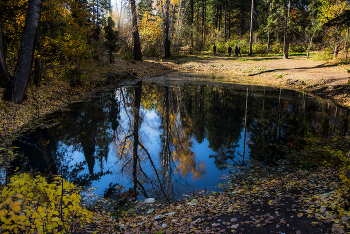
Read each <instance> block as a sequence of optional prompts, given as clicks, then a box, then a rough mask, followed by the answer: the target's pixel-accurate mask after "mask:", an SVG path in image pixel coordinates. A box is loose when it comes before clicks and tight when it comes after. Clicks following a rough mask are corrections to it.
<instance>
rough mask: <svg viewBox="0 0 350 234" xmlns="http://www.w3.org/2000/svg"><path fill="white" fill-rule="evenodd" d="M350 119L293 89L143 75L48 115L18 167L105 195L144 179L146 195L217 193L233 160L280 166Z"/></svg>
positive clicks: (338, 132) (343, 129)
mask: <svg viewBox="0 0 350 234" xmlns="http://www.w3.org/2000/svg"><path fill="white" fill-rule="evenodd" d="M348 120H349V110H347V109H343V108H341V107H337V106H335V105H332V104H330V103H328V102H326V101H320V100H316V99H314V98H312V97H309V96H306V95H303V94H301V93H297V92H294V91H289V90H281V89H272V88H266V87H258V86H249V87H247V86H237V85H235V86H224V85H197V84H171V85H164V84H162V85H160V84H157V83H153V82H138V83H136V84H134V85H130V86H124V87H118V88H113V89H106V90H103V91H101V92H99V93H96V94H95V95H94V96H92V97H90V98H88V99H87V100H86V101H82V102H79V103H74V104H72V105H70V106H69V108H68V109H67V110H64V111H59V112H55V113H53V114H50V115H48V116H47V117H46V120H45V121H46V123H50V126H48V127H40V128H37V129H35V130H34V131H31V132H30V133H26V134H24V136H23V137H22V138H21V142H18V143H17V144H19V145H20V147H21V149H20V154H21V155H22V156H23V157H26V160H20V161H18V162H17V166H20V169H21V170H33V169H34V170H39V171H40V172H41V173H54V174H63V175H64V176H65V177H66V178H68V179H69V180H71V181H73V182H75V183H77V184H79V185H82V186H93V187H98V189H97V193H99V194H101V195H103V194H104V191H105V190H106V189H107V188H109V187H110V188H111V187H113V185H115V188H117V187H118V185H121V186H123V187H119V188H122V191H125V190H126V189H129V188H133V187H135V186H136V187H137V188H138V191H139V194H140V196H139V198H141V197H143V196H149V197H155V198H158V199H164V198H165V197H167V198H168V199H169V200H173V199H177V198H179V197H180V196H181V195H182V194H184V193H188V192H190V191H194V190H201V189H206V190H209V191H210V190H216V185H217V184H218V183H219V182H220V181H221V180H220V175H221V174H223V173H229V170H232V169H229V168H228V165H244V164H245V163H246V162H247V160H248V159H252V160H257V161H259V162H261V163H262V164H264V165H275V164H276V162H277V161H278V160H280V159H283V158H284V157H286V156H287V155H288V154H289V152H290V151H291V150H293V148H295V147H302V146H300V145H299V144H300V141H298V139H300V137H303V136H305V135H306V134H308V135H315V136H319V137H324V138H327V137H332V136H345V135H347V134H348V131H349V125H348ZM23 142H25V143H23ZM114 191H115V190H114Z"/></svg>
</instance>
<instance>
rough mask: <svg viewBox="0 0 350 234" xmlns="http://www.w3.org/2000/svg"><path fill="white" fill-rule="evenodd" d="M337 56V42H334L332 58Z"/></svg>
mask: <svg viewBox="0 0 350 234" xmlns="http://www.w3.org/2000/svg"><path fill="white" fill-rule="evenodd" d="M337 56H338V43H335V46H334V50H333V59H335V58H336V57H337Z"/></svg>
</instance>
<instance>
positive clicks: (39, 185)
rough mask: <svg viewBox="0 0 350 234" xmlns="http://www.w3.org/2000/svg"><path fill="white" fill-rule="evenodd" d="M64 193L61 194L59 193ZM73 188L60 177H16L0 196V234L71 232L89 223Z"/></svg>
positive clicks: (78, 196)
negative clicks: (49, 179)
mask: <svg viewBox="0 0 350 234" xmlns="http://www.w3.org/2000/svg"><path fill="white" fill-rule="evenodd" d="M62 190H63V192H62ZM80 198H81V197H80V195H79V192H78V190H77V189H76V188H75V186H74V185H73V184H71V183H69V182H67V181H65V180H64V179H61V178H60V177H55V178H54V182H53V183H48V182H47V181H46V179H45V178H44V177H42V176H36V177H32V176H31V175H29V174H27V173H24V174H20V175H15V176H13V177H12V178H11V179H10V183H9V184H8V185H7V186H6V187H5V188H3V190H2V192H1V194H0V217H1V218H0V224H1V228H2V229H0V231H2V233H66V232H69V233H72V232H74V231H76V230H75V228H77V227H80V226H81V225H83V224H85V223H86V222H90V217H91V216H92V215H91V212H89V211H88V210H86V209H84V208H82V207H81V206H80Z"/></svg>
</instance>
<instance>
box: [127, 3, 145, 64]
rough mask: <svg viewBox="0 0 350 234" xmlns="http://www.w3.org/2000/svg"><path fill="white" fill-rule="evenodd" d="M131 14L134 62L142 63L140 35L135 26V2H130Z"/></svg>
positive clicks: (136, 25)
mask: <svg viewBox="0 0 350 234" xmlns="http://www.w3.org/2000/svg"><path fill="white" fill-rule="evenodd" d="M130 6H131V13H132V36H133V40H134V59H135V60H136V61H142V53H141V44H140V35H139V29H138V24H137V12H136V4H135V0H130Z"/></svg>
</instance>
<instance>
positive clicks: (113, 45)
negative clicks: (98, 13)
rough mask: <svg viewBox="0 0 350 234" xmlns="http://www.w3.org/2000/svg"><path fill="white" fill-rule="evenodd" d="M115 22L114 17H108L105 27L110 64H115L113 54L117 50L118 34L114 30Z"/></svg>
mask: <svg viewBox="0 0 350 234" xmlns="http://www.w3.org/2000/svg"><path fill="white" fill-rule="evenodd" d="M114 27H115V22H114V20H113V19H112V17H108V20H107V26H106V27H105V39H106V40H105V45H106V47H107V49H108V55H109V63H113V61H114V56H113V53H114V52H115V51H116V50H117V40H118V32H117V31H115V30H114Z"/></svg>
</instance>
